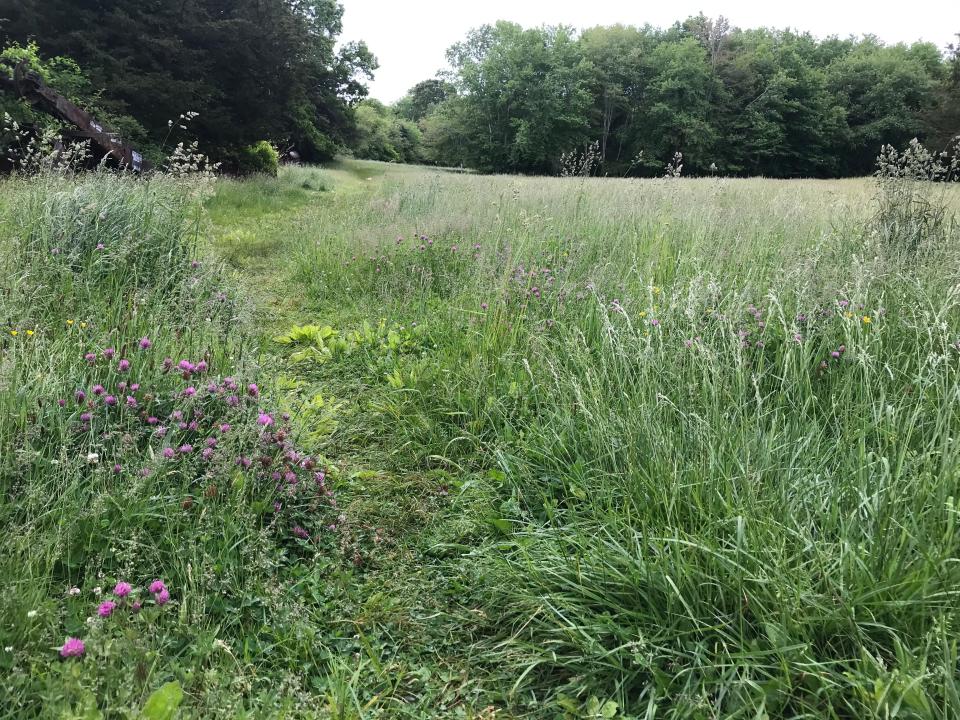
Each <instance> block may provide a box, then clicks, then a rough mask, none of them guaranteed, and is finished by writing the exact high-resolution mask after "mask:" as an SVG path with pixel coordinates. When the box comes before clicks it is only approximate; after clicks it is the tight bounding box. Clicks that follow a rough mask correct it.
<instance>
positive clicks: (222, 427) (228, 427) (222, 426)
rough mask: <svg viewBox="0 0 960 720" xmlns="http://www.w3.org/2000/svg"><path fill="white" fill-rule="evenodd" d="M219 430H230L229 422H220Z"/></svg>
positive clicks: (223, 431)
mask: <svg viewBox="0 0 960 720" xmlns="http://www.w3.org/2000/svg"><path fill="white" fill-rule="evenodd" d="M220 432H221V433H228V432H230V423H220Z"/></svg>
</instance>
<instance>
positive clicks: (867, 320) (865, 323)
mask: <svg viewBox="0 0 960 720" xmlns="http://www.w3.org/2000/svg"><path fill="white" fill-rule="evenodd" d="M872 322H873V320H872V319H871V318H870V316H869V315H864V316H863V324H864V325H869V324H870V323H872Z"/></svg>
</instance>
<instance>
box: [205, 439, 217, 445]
mask: <svg viewBox="0 0 960 720" xmlns="http://www.w3.org/2000/svg"><path fill="white" fill-rule="evenodd" d="M216 446H217V439H216V438H215V437H208V438H207V447H216Z"/></svg>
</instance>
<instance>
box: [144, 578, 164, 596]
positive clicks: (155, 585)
mask: <svg viewBox="0 0 960 720" xmlns="http://www.w3.org/2000/svg"><path fill="white" fill-rule="evenodd" d="M147 589H148V590H149V591H150V592H152V593H153V594H154V595H156V594H157V593H158V592H163V591H164V590H166V589H167V585H166V583H164V582H163V580H154V581H153V582H152V583H150V587H149V588H147Z"/></svg>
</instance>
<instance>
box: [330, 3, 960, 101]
mask: <svg viewBox="0 0 960 720" xmlns="http://www.w3.org/2000/svg"><path fill="white" fill-rule="evenodd" d="M340 1H341V3H342V4H343V6H344V16H343V34H342V35H341V40H365V41H366V42H367V45H369V46H370V49H371V50H372V51H373V53H374V54H375V55H376V56H377V59H378V60H379V61H380V69H379V70H377V74H376V79H375V80H374V81H373V82H372V83H371V84H370V94H371V95H372V96H373V97H375V98H377V99H378V100H383V101H384V102H393V101H394V100H397V99H399V98H400V97H401V96H402V95H403V94H404V93H405V92H406V91H407V90H408V89H409V88H410V87H411V86H413V85H415V84H416V83H418V82H419V81H421V80H425V79H426V78H429V77H433V75H434V74H435V73H436V72H437V70H440V69H441V68H443V67H445V66H446V59H445V57H444V52H445V51H446V49H447V48H448V47H449V46H450V45H452V44H453V43H455V42H457V41H458V40H461V39H462V38H463V37H464V35H466V33H467V31H468V30H469V29H470V28H472V27H477V26H478V25H483V24H484V23H492V22H495V21H496V20H511V21H513V22H516V23H519V24H521V25H523V26H524V27H531V26H536V25H543V24H547V25H557V24H563V25H572V26H574V27H576V28H581V29H582V28H586V27H592V26H593V25H612V24H614V23H623V24H624V25H643V24H644V23H650V24H651V25H654V26H657V27H668V26H670V25H672V24H673V22H674V21H676V20H683V19H684V18H686V17H687V16H689V15H696V14H697V13H698V12H700V11H703V13H704V14H705V15H707V16H708V17H716V16H717V15H724V16H726V17H727V18H729V19H730V22H731V24H732V25H735V26H738V27H760V26H767V27H777V28H783V27H791V28H794V29H797V30H803V31H809V32H811V33H813V34H814V35H816V36H818V37H825V36H827V35H839V36H841V37H846V36H847V35H851V34H853V35H861V34H873V35H876V36H878V37H879V38H880V39H881V40H883V41H885V42H888V43H896V42H913V41H914V40H927V41H930V42H933V43H935V44H936V45H937V46H938V47H941V48H943V47H944V46H946V44H947V43H949V42H952V41H954V40H955V37H954V33H957V32H960V0H908V1H906V2H905V1H904V0H896V1H894V0H874V1H873V2H865V1H864V0H801V1H800V2H784V1H783V0H672V1H671V2H664V1H663V0H659V1H658V2H652V1H651V0H340Z"/></svg>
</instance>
